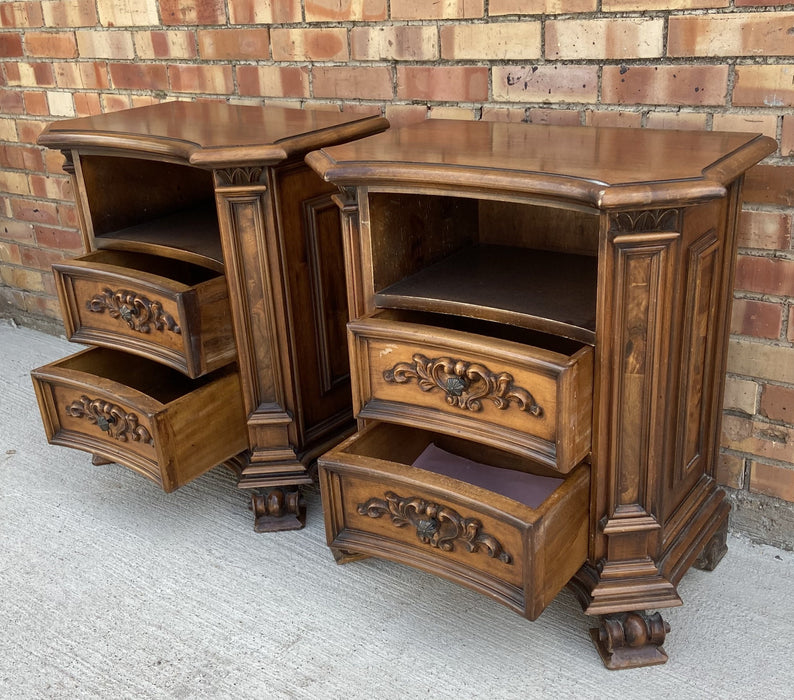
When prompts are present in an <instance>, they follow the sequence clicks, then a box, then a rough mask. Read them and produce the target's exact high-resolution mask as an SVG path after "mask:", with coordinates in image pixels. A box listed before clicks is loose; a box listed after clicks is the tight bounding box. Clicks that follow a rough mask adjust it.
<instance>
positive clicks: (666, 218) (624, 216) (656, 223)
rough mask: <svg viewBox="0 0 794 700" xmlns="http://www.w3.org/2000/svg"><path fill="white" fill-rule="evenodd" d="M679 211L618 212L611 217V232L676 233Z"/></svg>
mask: <svg viewBox="0 0 794 700" xmlns="http://www.w3.org/2000/svg"><path fill="white" fill-rule="evenodd" d="M679 220H680V211H679V210H678V209H644V210H642V211H620V212H617V213H615V214H612V216H611V223H612V226H611V228H612V230H613V231H622V232H625V233H640V232H648V231H678V229H679Z"/></svg>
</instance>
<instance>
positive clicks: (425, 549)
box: [319, 423, 590, 619]
mask: <svg viewBox="0 0 794 700" xmlns="http://www.w3.org/2000/svg"><path fill="white" fill-rule="evenodd" d="M445 440H446V443H444V441H445ZM431 442H433V443H434V444H435V443H442V444H445V447H446V449H449V450H450V451H454V452H456V453H457V454H459V455H461V456H464V457H471V458H477V459H481V455H483V454H484V455H485V458H486V459H487V460H489V464H492V465H495V466H505V467H513V466H515V465H518V464H523V465H524V466H526V465H527V462H526V460H524V459H521V458H518V457H516V456H515V455H508V454H507V453H504V452H501V451H499V450H494V449H492V448H487V447H482V446H478V445H476V444H475V443H470V442H468V441H463V440H457V441H456V440H452V439H450V438H447V437H446V436H444V435H440V434H437V433H429V432H426V431H421V430H416V429H413V428H406V427H402V426H398V425H390V424H386V423H376V424H374V425H372V426H370V427H368V428H366V429H364V430H363V431H360V432H359V433H357V434H356V435H355V436H353V437H352V438H349V439H348V440H346V441H345V442H344V443H342V444H341V445H339V446H337V447H336V448H335V449H333V450H331V451H330V452H328V453H326V454H325V455H324V456H323V457H321V458H320V462H319V465H320V486H321V489H322V491H323V505H324V508H325V519H326V533H327V536H328V544H329V546H331V547H332V548H334V549H335V550H337V551H338V552H339V553H340V555H341V556H345V555H348V554H365V555H373V556H378V557H385V558H387V559H392V560H394V561H398V562H401V563H404V564H408V565H410V566H414V567H417V568H419V569H423V570H425V571H429V572H431V573H434V574H437V575H440V576H444V577H445V578H448V579H450V580H452V581H455V582H457V583H460V584H462V585H464V586H468V587H469V588H472V589H474V590H476V591H479V592H481V593H485V594H486V595H489V596H491V597H492V598H494V599H496V600H498V601H499V602H501V603H503V604H505V605H507V606H509V607H511V608H513V609H514V610H516V611H518V612H519V613H521V614H522V615H525V616H527V617H528V618H530V619H535V618H536V617H537V616H538V615H539V614H540V613H541V612H542V610H543V608H544V607H545V606H546V605H547V604H548V603H549V602H550V601H551V600H552V599H553V598H554V596H555V595H556V594H557V593H558V592H559V591H560V589H561V588H562V587H563V586H564V585H565V584H566V583H567V582H568V580H569V579H570V577H571V576H573V574H574V573H575V572H576V571H577V569H578V568H579V567H580V566H581V565H582V564H583V563H584V561H585V558H586V554H587V520H588V498H589V493H588V491H589V483H590V477H589V468H588V466H587V465H585V464H582V465H580V466H579V467H578V468H577V469H575V470H574V471H573V472H572V473H571V474H570V475H568V476H567V477H566V478H565V479H558V481H560V483H561V485H560V486H559V487H557V488H556V490H555V491H553V493H552V494H551V495H550V496H548V497H547V498H546V500H545V501H544V502H543V503H542V504H540V505H539V506H538V507H537V508H530V507H528V506H527V505H524V504H523V503H520V502H518V501H517V500H513V499H512V498H508V497H506V496H504V495H501V494H499V493H495V492H494V491H491V490H489V489H486V488H483V487H480V486H474V485H472V484H470V483H465V482H462V481H460V480H458V479H455V478H451V477H449V476H444V475H442V474H438V473H433V472H430V471H426V470H423V469H419V468H416V467H414V466H411V464H412V463H413V461H414V459H415V458H416V457H417V456H418V455H419V454H420V453H422V452H423V450H424V449H425V448H426V447H427V446H428V445H429V444H430V443H431ZM540 469H542V467H541V468H540ZM502 471H503V470H502Z"/></svg>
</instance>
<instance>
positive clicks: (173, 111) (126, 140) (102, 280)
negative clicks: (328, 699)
mask: <svg viewBox="0 0 794 700" xmlns="http://www.w3.org/2000/svg"><path fill="white" fill-rule="evenodd" d="M387 126H388V123H387V122H386V120H384V119H382V118H380V117H352V118H351V117H347V116H345V115H341V114H334V113H330V112H312V111H303V110H297V109H283V108H278V107H256V106H236V105H229V104H224V103H212V102H196V103H190V102H169V103H163V104H157V105H151V106H146V107H140V108H135V109H130V110H123V111H120V112H114V113H110V114H105V115H99V116H94V117H85V118H80V119H73V120H68V121H61V122H57V123H54V124H52V125H50V126H49V127H48V128H47V129H46V130H45V131H44V132H43V134H42V135H41V137H40V139H39V143H40V144H43V145H45V146H48V147H50V148H56V149H60V150H62V151H63V153H64V155H65V157H66V165H65V169H66V170H67V171H68V172H70V173H71V175H72V183H73V187H74V192H75V197H76V201H77V210H78V215H79V218H80V225H81V229H82V232H83V237H84V245H85V249H86V255H84V256H82V257H80V258H78V259H77V260H72V261H67V262H63V263H60V264H57V265H55V266H54V272H55V279H56V287H57V289H58V294H59V298H60V302H61V306H62V310H63V317H64V325H65V327H66V331H67V335H68V337H69V339H70V340H73V341H75V342H79V343H83V344H87V345H90V346H94V347H92V348H90V349H88V350H84V351H82V352H80V353H78V354H77V355H73V356H72V357H69V358H66V359H64V360H61V361H59V362H55V363H52V364H50V365H47V366H46V367H42V368H39V369H37V370H34V372H33V373H32V374H33V381H34V386H35V389H36V393H37V397H38V400H39V406H40V409H41V413H42V418H43V420H44V425H45V430H46V432H47V437H48V439H49V440H50V441H51V442H53V443H55V444H59V445H66V446H69V447H75V448H79V449H83V450H86V451H88V452H91V453H93V454H94V455H95V462H96V463H102V462H107V461H114V462H119V463H121V464H124V465H126V466H128V467H130V468H132V469H134V470H136V471H138V472H140V473H141V474H144V475H145V476H147V477H149V478H151V479H153V480H154V481H155V482H156V483H158V484H159V485H160V486H161V487H162V488H163V489H165V490H166V491H172V490H173V489H176V488H179V487H180V486H182V485H183V484H184V483H186V482H187V481H189V480H190V479H192V478H194V477H196V476H198V475H199V474H201V473H203V472H205V471H207V470H209V469H211V468H213V467H214V466H216V465H218V464H221V463H225V464H226V465H227V466H230V467H232V468H234V469H235V471H236V472H237V473H238V475H239V485H240V486H241V487H243V488H251V489H253V491H252V496H253V497H252V503H253V509H254V511H255V515H256V525H255V526H256V528H257V529H258V530H260V531H261V530H279V529H290V528H297V527H301V526H302V524H303V522H304V518H305V511H304V507H303V505H302V502H301V499H300V495H299V487H300V485H301V484H306V483H309V482H310V481H311V475H310V474H309V471H308V469H309V465H310V464H311V462H312V460H313V459H314V458H315V457H316V456H317V454H319V453H320V452H321V451H323V450H324V449H327V447H328V446H329V445H330V444H333V442H335V441H338V440H339V437H340V435H343V434H344V433H345V432H349V431H350V429H351V428H352V426H353V417H352V413H351V411H350V388H349V370H348V361H347V353H346V352H345V342H344V323H345V321H346V316H347V311H346V297H345V287H344V278H343V274H342V267H343V262H342V243H341V232H340V224H339V216H338V212H337V207H336V205H335V204H334V202H333V201H332V195H333V194H334V192H335V191H336V189H335V188H334V187H333V186H331V185H329V184H327V183H324V182H323V181H322V180H321V179H320V178H318V177H317V176H316V175H315V174H314V173H313V172H312V171H311V170H310V169H309V168H308V167H307V166H306V165H305V163H304V162H303V157H304V155H305V154H306V152H307V151H309V150H311V149H316V148H319V147H321V146H326V145H332V144H336V143H341V142H344V141H346V140H348V139H353V138H358V137H361V136H366V135H369V134H373V133H376V132H378V131H382V130H383V129H385V128H386V127H387Z"/></svg>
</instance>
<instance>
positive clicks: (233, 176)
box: [215, 165, 267, 187]
mask: <svg viewBox="0 0 794 700" xmlns="http://www.w3.org/2000/svg"><path fill="white" fill-rule="evenodd" d="M266 181H267V168H266V167H264V166H262V165H252V166H248V167H240V168H226V169H223V170H216V171H215V182H216V184H217V185H218V187H234V186H244V185H264V184H265V183H266Z"/></svg>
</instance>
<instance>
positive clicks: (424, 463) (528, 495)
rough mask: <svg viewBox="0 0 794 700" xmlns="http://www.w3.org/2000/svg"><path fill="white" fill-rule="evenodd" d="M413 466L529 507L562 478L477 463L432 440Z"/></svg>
mask: <svg viewBox="0 0 794 700" xmlns="http://www.w3.org/2000/svg"><path fill="white" fill-rule="evenodd" d="M413 466H414V467H417V468H419V469H424V470H425V471H428V472H433V473H434V474H442V475H443V476H451V477H452V478H453V479H458V480H460V481H465V482H466V483H468V484H473V485H474V486H480V487H482V488H485V489H488V490H489V491H493V492H495V493H498V494H501V495H502V496H507V497H508V498H512V499H513V500H514V501H518V502H519V503H523V504H524V505H526V506H529V507H530V508H537V507H538V506H539V505H541V504H542V503H543V501H545V500H546V499H547V498H548V497H549V496H550V495H551V494H552V493H554V491H555V490H556V489H557V487H558V486H559V485H560V484H562V482H563V481H564V479H558V478H555V477H553V476H537V475H535V474H527V473H526V472H519V471H514V470H513V469H504V468H502V467H492V466H491V465H489V464H481V463H480V462H475V461H473V460H471V459H466V458H465V457H458V456H457V455H453V454H452V453H450V452H447V451H446V450H442V449H441V448H439V447H436V445H435V444H434V443H432V442H431V443H430V444H429V445H428V446H427V447H426V448H425V450H424V452H422V454H420V455H419V456H418V457H417V458H416V460H415V461H414V463H413Z"/></svg>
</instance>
